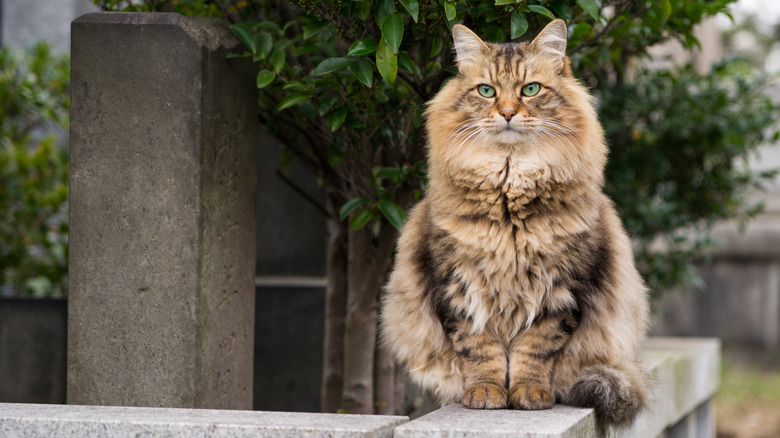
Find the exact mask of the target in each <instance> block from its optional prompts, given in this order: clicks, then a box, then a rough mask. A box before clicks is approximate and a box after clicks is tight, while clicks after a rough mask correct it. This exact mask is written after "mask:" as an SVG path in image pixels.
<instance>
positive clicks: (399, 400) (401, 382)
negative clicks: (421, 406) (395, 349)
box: [393, 363, 408, 415]
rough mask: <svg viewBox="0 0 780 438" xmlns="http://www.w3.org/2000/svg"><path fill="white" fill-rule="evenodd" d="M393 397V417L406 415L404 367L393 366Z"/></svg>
mask: <svg viewBox="0 0 780 438" xmlns="http://www.w3.org/2000/svg"><path fill="white" fill-rule="evenodd" d="M394 383H395V396H394V398H393V401H394V406H393V415H408V413H407V412H406V411H407V409H406V370H405V369H404V367H403V366H402V365H401V364H399V363H396V364H395V379H394Z"/></svg>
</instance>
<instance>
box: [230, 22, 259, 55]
mask: <svg viewBox="0 0 780 438" xmlns="http://www.w3.org/2000/svg"><path fill="white" fill-rule="evenodd" d="M230 31H231V32H233V35H235V36H236V37H237V38H238V39H239V41H241V42H242V43H244V45H245V46H246V47H247V48H248V49H249V51H251V52H252V53H257V50H256V49H255V39H254V38H253V37H252V31H251V30H249V26H247V25H246V24H244V23H238V24H234V25H232V26H230Z"/></svg>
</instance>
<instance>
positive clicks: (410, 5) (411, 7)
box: [400, 0, 420, 23]
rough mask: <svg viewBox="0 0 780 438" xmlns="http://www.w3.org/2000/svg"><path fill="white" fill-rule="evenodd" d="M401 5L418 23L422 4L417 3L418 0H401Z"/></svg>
mask: <svg viewBox="0 0 780 438" xmlns="http://www.w3.org/2000/svg"><path fill="white" fill-rule="evenodd" d="M400 2H401V6H403V7H404V9H406V12H408V13H409V15H411V16H412V20H414V22H415V23H417V18H418V17H419V15H420V5H419V4H417V0H400Z"/></svg>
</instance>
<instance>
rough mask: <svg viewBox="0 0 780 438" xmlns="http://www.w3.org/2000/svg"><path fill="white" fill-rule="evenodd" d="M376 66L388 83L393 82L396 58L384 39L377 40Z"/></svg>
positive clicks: (396, 71) (396, 65)
mask: <svg viewBox="0 0 780 438" xmlns="http://www.w3.org/2000/svg"><path fill="white" fill-rule="evenodd" d="M376 67H377V69H378V70H379V74H380V75H382V78H384V80H385V81H387V83H388V84H392V83H393V82H395V76H396V75H397V74H398V58H397V57H396V56H395V53H393V49H392V48H390V46H388V45H387V43H386V42H385V40H384V39H382V40H381V41H379V45H378V46H377V48H376Z"/></svg>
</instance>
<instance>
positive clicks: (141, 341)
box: [67, 13, 257, 409]
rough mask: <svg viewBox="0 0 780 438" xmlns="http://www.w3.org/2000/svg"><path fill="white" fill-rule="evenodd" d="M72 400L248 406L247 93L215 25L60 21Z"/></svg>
mask: <svg viewBox="0 0 780 438" xmlns="http://www.w3.org/2000/svg"><path fill="white" fill-rule="evenodd" d="M71 38H72V61H71V62H72V73H71V87H72V90H71V96H72V107H71V182H70V272H69V278H70V286H69V305H68V312H69V315H68V324H69V327H68V329H69V332H68V372H67V400H68V403H70V404H97V405H124V406H150V407H192V408H225V409H251V407H252V352H253V343H254V339H253V338H254V332H253V326H254V284H253V274H254V259H255V241H254V233H255V231H254V226H255V225H254V210H253V202H252V200H253V194H254V193H253V192H254V187H255V180H256V177H255V168H256V150H257V112H256V111H257V94H256V93H257V91H256V89H255V87H254V77H253V67H252V65H251V63H249V62H245V61H246V60H243V59H242V60H238V59H226V58H225V56H226V55H227V54H228V53H229V52H230V51H238V50H239V47H238V44H239V43H238V41H237V40H235V39H234V38H233V36H232V35H231V34H230V32H229V30H228V29H227V25H226V24H225V23H224V22H222V21H220V20H216V19H206V18H192V17H182V16H179V15H177V14H132V13H94V14H88V15H85V16H82V17H81V18H79V19H77V20H76V21H74V22H73V25H72V36H71Z"/></svg>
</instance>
